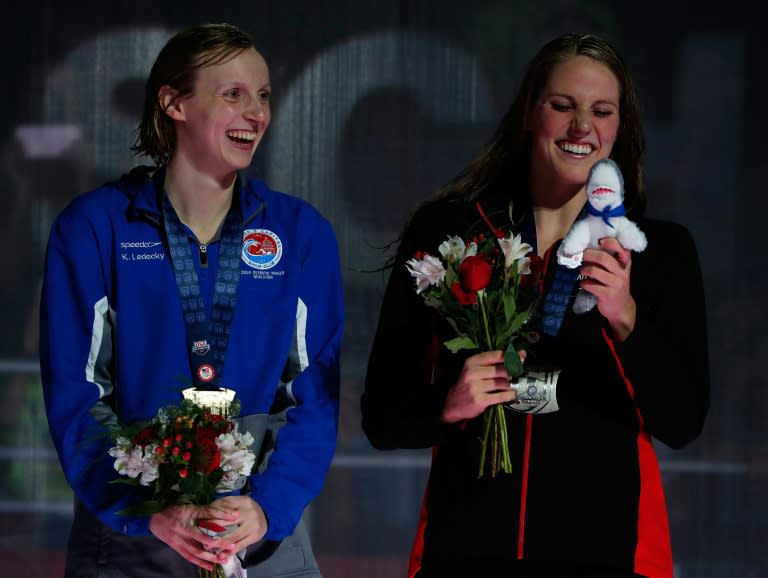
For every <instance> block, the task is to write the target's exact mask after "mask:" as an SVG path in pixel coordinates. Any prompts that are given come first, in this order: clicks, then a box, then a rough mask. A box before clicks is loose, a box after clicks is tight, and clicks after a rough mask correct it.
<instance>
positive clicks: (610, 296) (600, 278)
mask: <svg viewBox="0 0 768 578" xmlns="http://www.w3.org/2000/svg"><path fill="white" fill-rule="evenodd" d="M600 247H601V249H602V250H599V249H587V250H586V251H584V261H583V264H582V266H581V274H582V275H583V276H584V277H585V278H584V279H582V281H581V287H582V288H583V289H585V290H587V291H589V292H590V293H592V294H593V295H594V296H595V298H596V299H597V308H598V310H599V311H600V313H601V314H602V315H603V317H605V318H606V320H607V321H608V323H609V324H610V326H611V328H612V329H613V333H614V336H615V337H616V339H617V340H618V341H624V340H625V339H626V338H627V337H628V336H629V334H630V333H632V330H633V329H634V328H635V319H636V314H637V309H636V304H635V300H634V298H633V297H632V294H631V293H630V291H629V273H630V270H631V269H632V251H630V250H629V249H625V248H624V247H623V246H622V245H621V243H620V242H619V241H618V240H617V239H615V238H613V237H604V238H602V239H600Z"/></svg>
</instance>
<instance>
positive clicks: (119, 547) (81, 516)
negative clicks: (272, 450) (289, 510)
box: [65, 500, 322, 578]
mask: <svg viewBox="0 0 768 578" xmlns="http://www.w3.org/2000/svg"><path fill="white" fill-rule="evenodd" d="M265 556H266V558H265ZM245 564H246V565H247V571H248V577H247V578H294V577H302V578H303V577H311V578H322V574H320V569H319V568H318V566H317V562H316V561H315V557H314V554H313V553H312V546H311V544H310V540H309V534H308V533H307V530H306V526H305V524H304V521H303V520H302V521H301V522H300V523H299V525H298V526H297V528H296V530H295V531H294V533H293V534H292V535H291V536H288V537H287V538H285V539H284V540H283V541H282V542H280V543H279V545H278V544H276V543H271V544H270V543H267V544H266V545H265V546H264V547H263V550H261V551H256V552H247V553H246V556H245ZM198 576H199V575H198V568H197V566H195V565H194V564H190V563H189V562H187V561H186V560H184V558H182V557H181V556H179V555H178V554H177V553H176V551H175V550H173V549H171V548H169V547H168V546H167V545H166V544H165V543H164V542H162V541H161V540H158V539H157V538H155V537H154V536H126V535H124V534H120V533H118V532H114V531H113V530H112V529H111V528H109V527H108V526H105V525H104V524H102V523H101V522H99V520H98V519H96V518H95V517H94V516H93V515H92V514H91V513H90V512H89V511H88V510H87V509H86V508H85V506H83V505H82V504H81V503H80V502H79V501H78V500H75V517H74V520H73V522H72V529H71V531H70V535H69V543H68V547H67V564H66V572H65V578H169V577H172V578H198Z"/></svg>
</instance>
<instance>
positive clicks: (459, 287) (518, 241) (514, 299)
mask: <svg viewBox="0 0 768 578" xmlns="http://www.w3.org/2000/svg"><path fill="white" fill-rule="evenodd" d="M478 210H479V211H480V214H481V216H482V217H483V219H484V220H485V222H486V223H487V224H488V226H489V227H490V229H491V231H492V233H493V235H492V236H486V235H484V234H482V233H481V234H476V235H474V236H472V237H471V238H470V239H468V240H465V239H462V238H461V237H458V236H448V238H447V239H446V240H445V241H444V242H443V243H442V244H441V245H440V246H439V247H438V252H439V253H440V256H439V257H438V256H435V255H432V254H430V253H426V252H423V251H421V252H418V253H417V254H416V255H415V256H414V257H413V258H412V259H409V260H408V261H407V263H406V268H407V269H408V271H409V272H410V274H411V275H412V276H413V277H414V279H415V286H416V292H417V293H418V294H420V295H422V296H423V298H424V300H425V302H426V304H427V305H428V306H430V307H433V308H434V309H436V310H437V311H438V312H439V313H440V314H441V315H442V316H443V317H444V318H445V319H446V320H447V321H448V322H449V323H450V325H451V326H452V327H453V329H454V330H455V332H456V337H454V338H453V339H450V340H448V341H446V342H445V343H444V345H445V346H446V347H447V348H448V349H449V350H450V351H451V352H453V353H456V352H457V351H460V350H462V349H468V350H478V351H492V350H496V349H499V350H502V351H504V367H505V369H506V371H507V373H508V374H509V377H510V378H512V379H514V378H516V377H518V376H520V375H522V373H523V365H522V362H521V360H520V356H519V353H518V351H519V350H520V349H524V345H525V344H526V343H527V337H528V335H529V333H530V329H529V327H528V325H527V321H528V320H529V318H530V316H531V313H532V311H533V308H534V306H535V301H536V294H535V292H534V283H535V281H536V275H534V274H531V271H532V269H531V261H532V258H531V257H529V256H528V255H529V253H530V252H531V250H532V248H531V246H530V245H528V244H527V243H523V242H522V238H521V236H520V235H515V234H514V233H509V234H508V235H505V234H504V233H503V232H502V231H501V230H499V229H497V228H496V227H494V226H493V225H491V223H490V222H489V221H488V219H487V217H486V216H485V214H484V213H483V211H482V209H481V208H480V207H479V206H478ZM533 259H534V260H538V259H539V258H538V257H534V258H533ZM537 262H538V261H537ZM504 412H505V406H504V404H496V405H493V406H491V407H489V408H487V409H486V410H485V412H484V413H483V429H482V436H481V440H480V441H481V454H480V468H479V473H478V477H482V476H483V474H484V473H485V472H486V466H488V467H489V471H490V474H491V476H492V477H494V476H496V474H497V473H498V472H499V471H503V472H506V473H510V472H511V471H512V463H511V460H510V457H509V446H508V443H507V426H506V417H505V414H504Z"/></svg>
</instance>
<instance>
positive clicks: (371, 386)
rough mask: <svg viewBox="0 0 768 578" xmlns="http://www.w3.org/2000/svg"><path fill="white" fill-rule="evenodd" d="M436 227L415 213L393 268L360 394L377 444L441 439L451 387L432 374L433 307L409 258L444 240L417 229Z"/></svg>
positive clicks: (415, 444) (417, 444) (366, 425)
mask: <svg viewBox="0 0 768 578" xmlns="http://www.w3.org/2000/svg"><path fill="white" fill-rule="evenodd" d="M430 229H434V226H432V227H430V226H429V225H428V224H427V223H426V222H424V216H423V215H416V217H415V218H414V220H413V221H412V224H411V226H410V227H409V230H408V231H406V233H405V234H404V235H403V238H402V242H401V244H400V246H399V248H398V252H397V255H396V257H395V259H394V261H393V264H392V268H391V270H390V272H389V280H388V283H387V286H386V290H385V293H384V298H383V301H382V305H381V309H380V312H379V319H378V325H377V329H376V333H375V336H374V340H373V345H372V348H371V352H370V356H369V360H368V367H367V372H366V377H365V390H364V392H363V394H362V397H361V411H362V429H363V432H364V433H365V435H366V436H367V438H368V440H369V441H370V443H371V445H372V446H373V447H375V448H377V449H382V450H387V449H399V448H403V449H419V448H428V447H431V446H434V445H437V444H439V443H440V442H441V441H442V440H443V438H444V436H445V434H446V432H447V426H446V425H445V424H443V423H442V421H441V419H440V416H441V414H442V409H443V405H444V403H445V395H446V392H447V387H445V384H442V385H441V384H440V383H439V382H440V378H439V376H435V375H434V374H433V367H434V363H432V361H433V360H434V355H436V354H437V353H436V352H438V351H439V348H440V347H441V345H440V344H439V342H437V343H436V342H435V341H434V340H435V337H434V334H435V332H434V322H433V320H434V319H435V317H434V315H433V312H432V310H431V309H429V308H428V307H427V306H426V305H425V304H424V300H423V298H422V297H421V296H419V295H417V294H416V291H415V287H414V280H413V277H412V276H411V275H410V273H409V272H408V270H407V269H406V266H405V263H406V261H407V260H408V259H410V258H411V257H413V255H414V254H415V253H416V251H419V250H426V251H432V252H434V251H436V250H437V247H438V244H439V242H440V241H442V240H443V239H444V238H443V239H440V240H436V239H427V238H423V237H421V236H419V235H417V234H416V231H428V230H430Z"/></svg>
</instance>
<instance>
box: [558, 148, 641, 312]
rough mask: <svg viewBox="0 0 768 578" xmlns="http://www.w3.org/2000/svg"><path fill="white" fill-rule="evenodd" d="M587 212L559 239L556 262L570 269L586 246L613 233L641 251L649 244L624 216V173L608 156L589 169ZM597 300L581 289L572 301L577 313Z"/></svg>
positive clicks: (595, 246) (577, 263)
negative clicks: (561, 240) (561, 239)
mask: <svg viewBox="0 0 768 578" xmlns="http://www.w3.org/2000/svg"><path fill="white" fill-rule="evenodd" d="M586 191H587V204H586V210H587V215H586V216H585V217H584V218H583V219H579V220H578V221H576V222H575V223H574V224H573V226H572V227H571V229H570V231H568V234H567V235H566V236H565V238H564V239H563V242H562V243H560V248H559V249H558V251H557V262H558V263H560V264H561V265H564V266H566V267H568V268H570V269H574V268H576V267H579V266H580V265H581V262H582V256H583V254H584V250H585V249H599V248H600V245H599V241H600V239H602V238H604V237H615V238H616V239H618V241H619V242H620V243H621V244H622V246H623V247H624V248H625V249H630V250H631V251H637V252H641V251H643V250H644V249H645V247H646V245H647V244H648V241H647V239H646V238H645V233H643V232H642V231H641V230H640V228H639V227H638V226H637V225H636V224H635V223H634V222H633V221H630V220H629V219H628V218H627V217H625V216H624V215H625V210H624V177H623V176H622V174H621V169H619V165H617V164H616V163H615V162H614V161H612V160H611V159H601V160H599V161H597V162H596V163H595V164H594V165H592V168H591V169H590V171H589V177H588V179H587V185H586ZM596 304H597V299H596V298H595V296H594V295H592V293H590V292H589V291H586V290H584V289H582V290H580V291H579V293H578V294H577V295H576V299H575V300H574V302H573V310H574V311H575V312H576V313H584V312H586V311H589V310H590V309H592V308H593V307H594V306H595V305H596Z"/></svg>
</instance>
